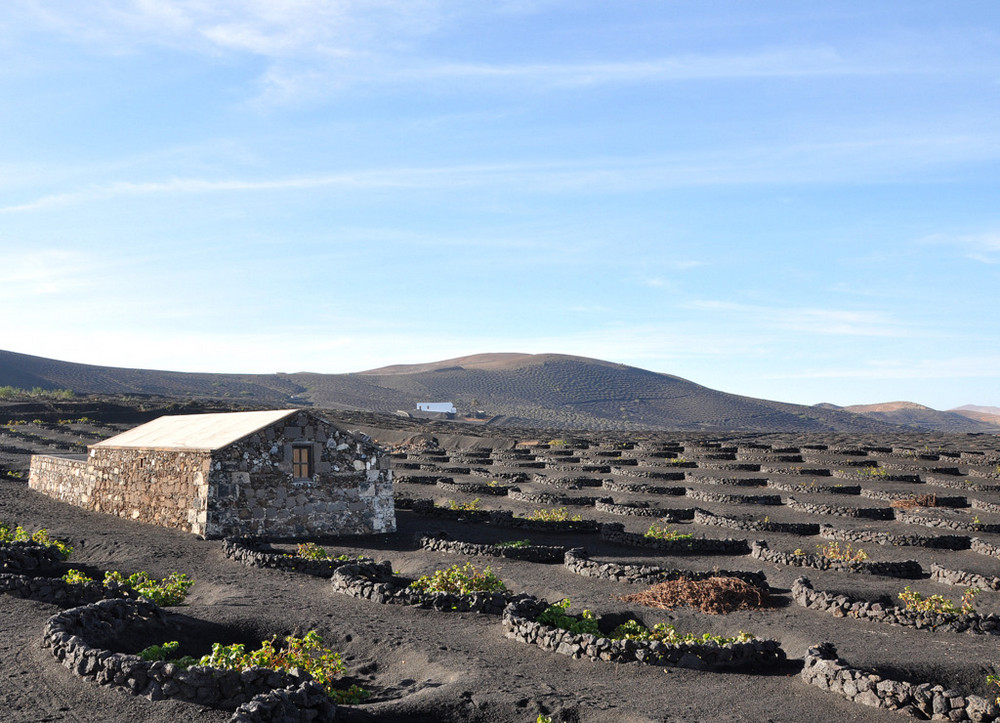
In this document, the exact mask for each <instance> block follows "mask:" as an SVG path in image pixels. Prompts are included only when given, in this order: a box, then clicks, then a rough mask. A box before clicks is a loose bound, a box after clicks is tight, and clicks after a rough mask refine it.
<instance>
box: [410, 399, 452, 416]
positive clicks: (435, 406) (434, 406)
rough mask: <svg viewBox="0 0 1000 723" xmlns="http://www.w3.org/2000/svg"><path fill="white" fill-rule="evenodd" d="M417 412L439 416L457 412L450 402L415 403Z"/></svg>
mask: <svg viewBox="0 0 1000 723" xmlns="http://www.w3.org/2000/svg"><path fill="white" fill-rule="evenodd" d="M417 411H418V412H437V413H439V414H455V413H457V412H458V410H457V409H455V405H454V404H452V403H451V402H417Z"/></svg>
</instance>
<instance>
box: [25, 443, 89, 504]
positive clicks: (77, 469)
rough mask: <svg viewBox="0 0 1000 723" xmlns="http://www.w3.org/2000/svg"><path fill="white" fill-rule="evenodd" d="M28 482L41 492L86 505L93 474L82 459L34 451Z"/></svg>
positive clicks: (61, 500) (58, 498)
mask: <svg viewBox="0 0 1000 723" xmlns="http://www.w3.org/2000/svg"><path fill="white" fill-rule="evenodd" d="M28 484H29V485H30V486H31V488H32V489H36V490H38V491H39V492H41V493H42V494H45V495H48V496H49V497H53V498H55V499H57V500H59V501H60V502H67V503H69V504H71V505H76V506H77V507H89V506H90V498H91V495H92V494H93V492H94V475H93V473H92V472H91V470H90V467H89V466H88V465H87V460H85V459H73V458H71V457H53V456H49V455H40V454H36V455H35V456H33V457H32V458H31V473H30V476H29V479H28Z"/></svg>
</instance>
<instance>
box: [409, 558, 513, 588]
mask: <svg viewBox="0 0 1000 723" xmlns="http://www.w3.org/2000/svg"><path fill="white" fill-rule="evenodd" d="M410 587H411V588H414V589H416V590H421V591H423V592H446V593H452V594H453V595H471V594H472V593H474V592H502V591H504V590H506V589H507V586H506V585H504V582H503V580H501V579H500V578H499V577H498V576H497V575H496V574H495V573H494V572H493V570H492V569H490V568H489V567H486V568H485V569H484V570H477V569H476V568H475V566H473V564H472V563H471V562H467V563H465V564H464V565H458V564H455V565H452V566H451V567H448V568H445V569H444V570H435V571H434V572H433V573H432V574H430V575H424V576H423V577H421V578H418V579H417V580H416V581H415V582H413V583H411V584H410Z"/></svg>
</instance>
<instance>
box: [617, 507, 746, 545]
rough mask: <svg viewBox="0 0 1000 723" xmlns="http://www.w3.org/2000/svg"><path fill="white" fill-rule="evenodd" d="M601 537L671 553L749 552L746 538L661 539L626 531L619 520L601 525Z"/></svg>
mask: <svg viewBox="0 0 1000 723" xmlns="http://www.w3.org/2000/svg"><path fill="white" fill-rule="evenodd" d="M692 512H693V510H692ZM601 539H602V540H604V541H605V542H612V543H615V544H618V545H628V546H629V547H643V548H650V549H653V550H662V551H666V552H670V553H673V554H684V553H688V554H698V553H718V554H722V555H748V554H749V553H750V545H748V544H747V541H746V540H733V539H725V540H713V539H706V538H699V537H694V538H690V539H684V540H663V539H658V538H655V537H646V536H645V535H638V534H636V533H634V532H626V531H625V525H623V524H621V523H620V522H611V523H608V524H606V525H601Z"/></svg>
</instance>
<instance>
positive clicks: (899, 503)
mask: <svg viewBox="0 0 1000 723" xmlns="http://www.w3.org/2000/svg"><path fill="white" fill-rule="evenodd" d="M889 506H890V507H895V508H896V509H897V510H912V509H913V508H914V507H937V495H936V494H934V493H931V494H927V495H916V496H914V497H908V498H906V499H905V500H893V501H892V502H890V503H889Z"/></svg>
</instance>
